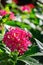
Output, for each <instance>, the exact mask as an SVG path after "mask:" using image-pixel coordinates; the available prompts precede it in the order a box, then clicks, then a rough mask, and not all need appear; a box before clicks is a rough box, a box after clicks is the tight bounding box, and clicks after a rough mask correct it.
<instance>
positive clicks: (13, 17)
mask: <svg viewBox="0 0 43 65" xmlns="http://www.w3.org/2000/svg"><path fill="white" fill-rule="evenodd" d="M15 18H16V17H15V15H14V13H12V12H10V16H9V19H10V20H15Z"/></svg>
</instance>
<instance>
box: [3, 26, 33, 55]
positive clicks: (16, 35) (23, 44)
mask: <svg viewBox="0 0 43 65" xmlns="http://www.w3.org/2000/svg"><path fill="white" fill-rule="evenodd" d="M31 37H32V36H31V34H30V33H29V32H26V31H25V30H23V29H21V28H18V27H15V28H12V29H11V28H10V30H9V31H8V32H7V33H6V34H5V35H4V38H3V42H4V43H5V44H6V46H7V47H8V48H9V49H10V50H11V51H18V52H19V54H20V55H21V54H24V52H25V51H26V50H28V46H31V44H32V43H31V41H30V38H31Z"/></svg>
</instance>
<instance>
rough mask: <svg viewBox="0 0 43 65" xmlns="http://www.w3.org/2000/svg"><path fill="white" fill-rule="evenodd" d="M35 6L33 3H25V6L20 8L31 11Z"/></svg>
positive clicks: (23, 10)
mask: <svg viewBox="0 0 43 65" xmlns="http://www.w3.org/2000/svg"><path fill="white" fill-rule="evenodd" d="M33 8H34V5H33V4H28V5H24V6H21V7H20V10H21V11H22V12H28V13H29V12H31V9H33Z"/></svg>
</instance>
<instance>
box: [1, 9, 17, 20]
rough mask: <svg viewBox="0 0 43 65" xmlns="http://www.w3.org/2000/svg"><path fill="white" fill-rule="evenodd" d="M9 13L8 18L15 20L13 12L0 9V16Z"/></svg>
mask: <svg viewBox="0 0 43 65" xmlns="http://www.w3.org/2000/svg"><path fill="white" fill-rule="evenodd" d="M6 15H9V20H15V18H16V16H15V15H14V13H13V12H7V11H5V10H0V16H2V17H3V16H6Z"/></svg>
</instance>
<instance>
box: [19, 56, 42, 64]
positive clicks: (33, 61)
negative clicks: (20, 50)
mask: <svg viewBox="0 0 43 65" xmlns="http://www.w3.org/2000/svg"><path fill="white" fill-rule="evenodd" d="M19 60H20V61H23V62H25V63H26V64H28V65H42V64H40V63H39V62H38V61H37V60H36V59H34V58H31V57H29V56H21V57H20V58H19Z"/></svg>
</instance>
